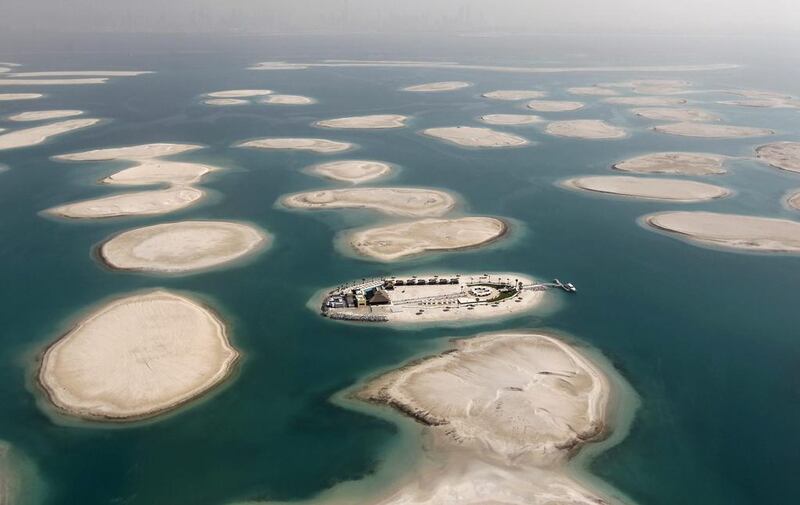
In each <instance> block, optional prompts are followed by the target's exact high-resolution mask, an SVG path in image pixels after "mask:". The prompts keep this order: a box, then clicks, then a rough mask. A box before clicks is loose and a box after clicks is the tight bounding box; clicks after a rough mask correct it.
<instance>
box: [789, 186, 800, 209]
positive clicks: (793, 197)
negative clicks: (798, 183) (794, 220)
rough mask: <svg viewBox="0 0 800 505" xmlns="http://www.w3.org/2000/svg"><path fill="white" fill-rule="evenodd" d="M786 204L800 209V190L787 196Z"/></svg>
mask: <svg viewBox="0 0 800 505" xmlns="http://www.w3.org/2000/svg"><path fill="white" fill-rule="evenodd" d="M786 205H788V206H789V208H791V209H794V210H800V190H795V191H793V192H792V193H790V194H789V195H788V196H787V197H786Z"/></svg>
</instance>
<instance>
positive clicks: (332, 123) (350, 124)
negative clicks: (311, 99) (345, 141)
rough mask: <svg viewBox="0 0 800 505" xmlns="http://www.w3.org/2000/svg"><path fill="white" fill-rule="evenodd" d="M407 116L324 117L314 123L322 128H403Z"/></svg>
mask: <svg viewBox="0 0 800 505" xmlns="http://www.w3.org/2000/svg"><path fill="white" fill-rule="evenodd" d="M407 120H408V116H403V115H400V114H373V115H370V116H353V117H341V118H336V119H325V120H322V121H317V122H316V123H314V125H315V126H320V127H323V128H341V129H362V128H363V129H385V128H403V127H405V126H406V121H407Z"/></svg>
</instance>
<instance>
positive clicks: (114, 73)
mask: <svg viewBox="0 0 800 505" xmlns="http://www.w3.org/2000/svg"><path fill="white" fill-rule="evenodd" d="M152 73H153V72H152V71H150V70H56V71H52V72H14V74H13V77H136V76H138V75H144V74H152Z"/></svg>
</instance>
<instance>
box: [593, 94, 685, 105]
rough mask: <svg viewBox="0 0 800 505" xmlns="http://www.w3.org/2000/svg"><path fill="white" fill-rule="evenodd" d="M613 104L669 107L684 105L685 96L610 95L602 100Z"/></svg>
mask: <svg viewBox="0 0 800 505" xmlns="http://www.w3.org/2000/svg"><path fill="white" fill-rule="evenodd" d="M604 102H606V103H610V104H613V105H632V106H634V107H669V106H672V105H684V104H685V103H686V102H687V101H686V99H685V98H676V97H670V96H612V97H611V98H606V99H605V100H604Z"/></svg>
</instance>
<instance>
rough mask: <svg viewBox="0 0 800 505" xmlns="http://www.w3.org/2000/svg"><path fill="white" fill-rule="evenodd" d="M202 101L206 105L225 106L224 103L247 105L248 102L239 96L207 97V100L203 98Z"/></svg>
mask: <svg viewBox="0 0 800 505" xmlns="http://www.w3.org/2000/svg"><path fill="white" fill-rule="evenodd" d="M203 103H204V104H206V105H217V106H223V107H224V106H226V105H247V104H249V103H250V102H249V101H247V100H242V99H241V98H209V99H208V100H203Z"/></svg>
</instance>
